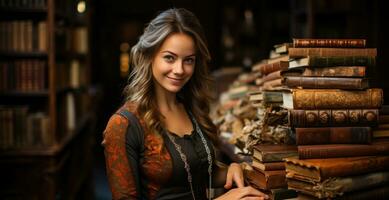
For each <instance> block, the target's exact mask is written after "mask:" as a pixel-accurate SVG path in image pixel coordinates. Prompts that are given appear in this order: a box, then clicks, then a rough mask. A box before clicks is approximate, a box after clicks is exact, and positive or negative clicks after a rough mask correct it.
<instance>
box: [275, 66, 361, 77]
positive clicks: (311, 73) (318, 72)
mask: <svg viewBox="0 0 389 200" xmlns="http://www.w3.org/2000/svg"><path fill="white" fill-rule="evenodd" d="M280 75H281V76H283V77H289V76H302V77H365V76H366V67H365V66H337V67H321V68H307V67H298V68H294V69H290V70H287V71H282V72H281V74H280Z"/></svg>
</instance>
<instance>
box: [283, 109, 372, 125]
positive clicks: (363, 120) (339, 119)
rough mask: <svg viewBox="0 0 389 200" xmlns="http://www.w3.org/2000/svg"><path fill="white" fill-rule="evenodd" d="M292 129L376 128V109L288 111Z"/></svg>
mask: <svg viewBox="0 0 389 200" xmlns="http://www.w3.org/2000/svg"><path fill="white" fill-rule="evenodd" d="M289 123H290V125H291V126H293V127H321V126H376V125H377V124H378V109H338V110H336V109H328V110H289Z"/></svg>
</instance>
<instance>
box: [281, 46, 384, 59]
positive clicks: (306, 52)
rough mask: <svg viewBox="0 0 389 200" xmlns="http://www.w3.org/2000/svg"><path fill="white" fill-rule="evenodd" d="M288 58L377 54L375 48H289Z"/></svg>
mask: <svg viewBox="0 0 389 200" xmlns="http://www.w3.org/2000/svg"><path fill="white" fill-rule="evenodd" d="M288 53H289V57H290V58H300V57H306V56H377V49H376V48H362V49H347V48H289V52H288Z"/></svg>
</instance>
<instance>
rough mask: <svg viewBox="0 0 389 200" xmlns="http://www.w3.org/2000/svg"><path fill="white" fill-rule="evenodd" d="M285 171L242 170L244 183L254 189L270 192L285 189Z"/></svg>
mask: <svg viewBox="0 0 389 200" xmlns="http://www.w3.org/2000/svg"><path fill="white" fill-rule="evenodd" d="M285 174H286V172H285V170H275V171H259V170H256V169H252V170H244V175H245V179H246V181H247V182H248V183H249V184H250V185H255V187H256V188H259V189H263V190H270V189H276V188H282V187H286V186H287V184H286V178H285Z"/></svg>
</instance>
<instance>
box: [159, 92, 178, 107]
mask: <svg viewBox="0 0 389 200" xmlns="http://www.w3.org/2000/svg"><path fill="white" fill-rule="evenodd" d="M156 100H157V105H158V108H159V110H160V111H161V112H162V113H164V112H171V111H174V110H176V109H177V108H178V107H179V106H180V103H179V102H178V99H177V94H176V93H171V92H167V91H163V90H156Z"/></svg>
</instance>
